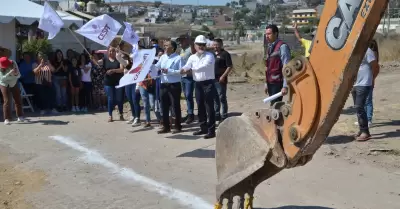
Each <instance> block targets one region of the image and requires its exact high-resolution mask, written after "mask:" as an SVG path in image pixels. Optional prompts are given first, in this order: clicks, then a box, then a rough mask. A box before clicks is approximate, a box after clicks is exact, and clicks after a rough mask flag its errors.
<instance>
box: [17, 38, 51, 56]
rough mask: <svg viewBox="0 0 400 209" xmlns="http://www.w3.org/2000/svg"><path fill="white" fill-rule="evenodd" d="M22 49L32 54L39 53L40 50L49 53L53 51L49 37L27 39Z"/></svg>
mask: <svg viewBox="0 0 400 209" xmlns="http://www.w3.org/2000/svg"><path fill="white" fill-rule="evenodd" d="M22 51H24V52H29V53H30V54H37V53H38V52H41V53H43V54H49V53H50V52H51V51H52V45H51V43H50V41H49V40H47V39H35V40H31V41H28V40H26V41H25V42H23V43H22Z"/></svg>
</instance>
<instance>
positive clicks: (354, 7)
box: [325, 0, 362, 50]
mask: <svg viewBox="0 0 400 209" xmlns="http://www.w3.org/2000/svg"><path fill="white" fill-rule="evenodd" d="M361 4H362V0H339V2H338V8H337V10H336V14H335V16H333V17H332V18H331V19H330V20H329V22H328V26H327V27H326V31H325V39H326V42H327V43H328V45H329V47H331V48H332V49H333V50H339V49H341V48H343V46H344V45H345V44H346V41H347V38H348V37H349V34H350V31H351V29H352V28H353V25H354V22H355V20H356V18H357V14H358V12H359V11H360V7H361Z"/></svg>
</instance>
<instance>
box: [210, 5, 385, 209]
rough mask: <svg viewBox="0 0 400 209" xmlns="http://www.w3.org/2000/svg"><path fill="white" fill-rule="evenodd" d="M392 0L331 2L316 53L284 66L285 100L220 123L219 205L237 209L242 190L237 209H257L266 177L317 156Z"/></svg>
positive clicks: (315, 45) (218, 208)
mask: <svg viewBox="0 0 400 209" xmlns="http://www.w3.org/2000/svg"><path fill="white" fill-rule="evenodd" d="M388 2H389V0H327V1H326V2H325V8H324V10H323V13H322V15H321V17H320V23H319V26H318V28H317V31H318V32H317V34H316V36H315V38H314V40H313V45H312V47H311V55H310V56H309V57H308V58H305V57H296V58H294V59H293V60H291V61H290V62H289V63H288V64H287V65H285V66H284V68H283V75H284V76H285V78H286V80H287V82H288V86H289V93H288V95H287V101H286V102H277V103H275V104H274V105H273V106H272V107H271V108H265V109H260V110H257V111H254V112H246V113H243V114H242V115H241V116H237V117H230V118H228V119H227V120H225V121H223V122H222V123H221V124H220V125H219V128H218V130H217V139H216V156H215V157H216V166H217V177H218V184H217V186H216V195H217V197H216V198H217V202H216V204H215V209H221V208H223V207H224V203H225V204H226V205H225V206H227V208H228V209H231V208H232V207H233V205H234V204H233V198H234V197H237V196H238V197H239V202H238V203H237V204H236V205H237V206H236V207H237V208H240V209H252V208H253V195H254V191H255V188H256V187H257V186H258V185H259V184H260V183H262V182H263V181H265V180H266V179H268V178H270V177H272V176H274V175H275V174H277V173H279V172H280V171H282V170H283V169H289V168H294V167H297V166H303V165H305V164H306V163H308V162H309V161H310V160H311V159H312V157H313V155H314V154H315V152H316V151H317V150H318V149H319V148H320V147H321V145H322V144H323V143H324V141H325V139H326V138H327V137H328V135H329V133H330V131H331V129H332V127H333V125H334V124H335V123H336V121H337V120H338V118H339V116H340V113H341V111H342V109H343V106H344V104H345V102H346V100H347V98H348V96H349V94H350V91H351V89H352V86H353V84H354V81H355V78H356V75H357V71H358V68H359V66H360V64H361V61H362V59H363V57H364V55H365V53H366V51H367V47H368V44H369V43H370V41H371V40H372V38H373V36H374V34H375V32H376V29H377V27H378V25H379V22H380V20H381V18H382V16H383V14H384V12H385V10H386V8H387V5H388ZM260 102H261V101H260ZM226 199H227V201H225V200H226Z"/></svg>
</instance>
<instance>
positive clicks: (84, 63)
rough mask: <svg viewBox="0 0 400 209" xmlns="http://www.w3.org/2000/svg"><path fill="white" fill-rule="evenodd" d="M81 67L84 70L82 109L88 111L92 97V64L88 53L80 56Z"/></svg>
mask: <svg viewBox="0 0 400 209" xmlns="http://www.w3.org/2000/svg"><path fill="white" fill-rule="evenodd" d="M78 64H79V68H80V69H81V72H82V90H81V95H82V99H81V101H82V107H81V111H83V112H88V106H89V104H90V98H91V93H92V74H91V73H92V64H91V63H90V59H89V57H88V56H87V55H86V54H81V55H80V56H79V62H78Z"/></svg>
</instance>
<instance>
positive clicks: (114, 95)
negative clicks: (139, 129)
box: [104, 86, 124, 116]
mask: <svg viewBox="0 0 400 209" xmlns="http://www.w3.org/2000/svg"><path fill="white" fill-rule="evenodd" d="M104 91H105V92H106V94H107V109H108V115H109V116H112V112H113V110H114V107H115V105H117V106H118V111H119V114H123V107H124V106H123V98H124V88H115V86H104Z"/></svg>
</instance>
